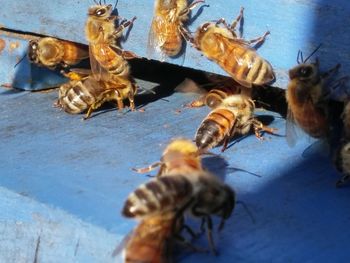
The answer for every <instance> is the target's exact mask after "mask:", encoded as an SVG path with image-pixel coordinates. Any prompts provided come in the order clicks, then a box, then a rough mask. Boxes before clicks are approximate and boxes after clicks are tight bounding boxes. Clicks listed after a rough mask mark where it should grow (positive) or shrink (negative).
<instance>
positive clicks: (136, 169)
mask: <svg viewBox="0 0 350 263" xmlns="http://www.w3.org/2000/svg"><path fill="white" fill-rule="evenodd" d="M162 164H163V163H162V162H156V163H152V164H151V165H150V166H148V167H143V168H132V169H131V170H133V171H135V172H137V173H148V172H150V171H152V170H153V169H155V168H157V167H158V166H160V165H162Z"/></svg>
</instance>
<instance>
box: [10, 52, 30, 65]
mask: <svg viewBox="0 0 350 263" xmlns="http://www.w3.org/2000/svg"><path fill="white" fill-rule="evenodd" d="M26 56H27V53H25V54H24V56H23V57H22V58H21V59H20V60H18V62H17V63H16V64H15V65H14V66H13V68H15V67H17V65H18V64H19V63H21V62H22V60H23V59H24V58H25V57H26Z"/></svg>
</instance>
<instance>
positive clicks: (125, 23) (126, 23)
mask: <svg viewBox="0 0 350 263" xmlns="http://www.w3.org/2000/svg"><path fill="white" fill-rule="evenodd" d="M135 20H136V16H134V17H133V18H132V19H131V20H129V21H127V20H124V21H122V22H121V23H120V25H119V26H118V27H117V29H116V30H115V31H114V33H113V37H116V36H118V35H119V34H120V33H121V32H123V30H124V29H125V28H127V27H129V26H131V25H132V24H133V23H134V21H135Z"/></svg>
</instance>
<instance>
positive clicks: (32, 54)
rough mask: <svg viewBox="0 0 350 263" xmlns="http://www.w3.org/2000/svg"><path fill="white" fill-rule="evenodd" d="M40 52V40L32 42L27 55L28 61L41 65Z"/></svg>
mask: <svg viewBox="0 0 350 263" xmlns="http://www.w3.org/2000/svg"><path fill="white" fill-rule="evenodd" d="M38 52H39V43H38V40H30V41H29V45H28V52H27V54H28V59H29V61H30V62H31V63H39V58H38Z"/></svg>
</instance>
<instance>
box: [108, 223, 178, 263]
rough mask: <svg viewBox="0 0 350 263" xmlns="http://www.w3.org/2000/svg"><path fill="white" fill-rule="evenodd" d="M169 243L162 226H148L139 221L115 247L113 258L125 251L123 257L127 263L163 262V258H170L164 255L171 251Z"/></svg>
mask: <svg viewBox="0 0 350 263" xmlns="http://www.w3.org/2000/svg"><path fill="white" fill-rule="evenodd" d="M146 220H147V219H146ZM162 224H163V223H162ZM170 228H171V226H170ZM170 239H171V238H170ZM170 243H171V242H169V238H168V233H167V232H164V230H163V225H162V226H159V225H149V224H147V223H144V221H141V222H140V223H139V225H138V226H137V227H136V228H135V229H134V230H133V231H132V232H131V233H129V234H128V235H127V236H126V237H125V238H124V239H123V241H122V243H121V244H119V245H118V246H117V248H116V249H115V250H114V252H113V256H114V257H115V256H117V255H118V254H120V252H121V251H123V250H124V249H125V250H126V251H125V252H124V256H125V257H126V258H125V260H126V261H127V262H140V263H147V262H164V260H165V258H164V257H165V256H170V255H166V252H167V251H169V250H171V249H170V248H169V246H170ZM128 250H130V251H129V252H128Z"/></svg>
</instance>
